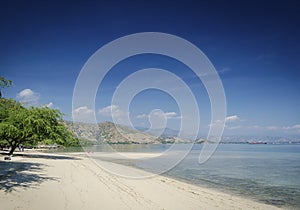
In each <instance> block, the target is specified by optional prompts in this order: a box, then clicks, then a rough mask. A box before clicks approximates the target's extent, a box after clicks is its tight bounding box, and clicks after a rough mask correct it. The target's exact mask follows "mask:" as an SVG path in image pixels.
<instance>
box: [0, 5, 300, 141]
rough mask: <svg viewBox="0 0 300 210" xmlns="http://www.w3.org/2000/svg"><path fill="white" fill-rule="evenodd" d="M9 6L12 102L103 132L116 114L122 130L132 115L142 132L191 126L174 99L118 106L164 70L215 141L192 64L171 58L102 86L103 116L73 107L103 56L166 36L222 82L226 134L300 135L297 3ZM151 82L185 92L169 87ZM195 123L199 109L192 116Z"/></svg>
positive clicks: (153, 59) (4, 8)
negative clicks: (98, 126) (126, 89)
mask: <svg viewBox="0 0 300 210" xmlns="http://www.w3.org/2000/svg"><path fill="white" fill-rule="evenodd" d="M0 5H1V6H0V28H1V33H0V75H1V76H4V77H5V78H7V79H10V80H12V81H13V83H14V85H13V86H12V87H10V88H7V89H4V90H2V92H3V96H4V97H7V98H14V99H16V100H19V101H21V102H25V103H27V104H28V105H33V106H40V105H47V106H49V107H51V108H56V109H59V110H60V111H62V112H63V113H65V114H66V116H65V119H66V120H72V109H73V113H74V115H76V116H77V117H78V118H77V119H81V120H82V121H89V120H88V119H89V118H88V117H91V115H93V113H94V112H95V115H96V118H97V121H98V122H102V121H107V120H112V119H111V115H112V113H114V116H116V118H117V119H119V121H118V122H120V123H121V122H122V120H123V119H124V117H126V116H127V115H129V116H130V120H131V122H132V123H133V124H134V126H135V127H146V128H149V127H151V123H152V126H154V127H153V128H159V127H160V126H162V125H164V124H166V126H167V127H170V128H172V129H175V130H178V129H180V126H181V121H182V120H183V119H186V116H183V114H182V110H181V109H180V107H181V105H180V104H179V105H178V104H177V101H176V99H174V98H172V96H171V95H170V94H168V93H165V92H164V91H161V90H158V89H148V90H145V91H142V92H140V93H138V94H137V95H135V97H134V98H133V99H132V101H131V103H130V107H129V109H128V110H124V107H122V106H121V105H120V104H115V103H113V102H112V96H113V94H114V93H115V91H116V90H117V88H118V87H119V85H120V84H121V82H122V81H124V79H125V78H127V77H128V76H130V75H132V74H134V73H136V72H138V71H139V70H141V69H147V68H159V69H164V70H167V71H169V72H171V73H173V74H175V75H177V76H178V77H179V78H180V79H182V80H183V81H184V82H185V83H186V84H187V86H188V87H189V88H190V90H191V92H192V93H193V95H194V97H195V100H196V102H197V107H198V111H199V113H200V119H201V122H200V132H202V133H204V134H205V133H207V132H208V130H209V128H210V127H211V126H213V125H214V122H212V121H211V119H212V118H211V112H212V110H211V109H212V108H211V102H210V98H209V95H208V93H207V90H206V88H205V86H204V85H203V83H202V80H200V79H199V78H198V77H197V75H195V73H194V72H193V70H191V69H190V68H189V67H188V66H186V65H185V64H184V63H182V62H180V61H178V60H176V59H174V58H170V57H167V56H163V55H157V54H141V55H136V56H132V57H129V58H127V59H124V60H122V61H120V62H119V63H117V64H116V65H115V66H113V67H112V68H111V69H110V71H109V72H108V73H107V75H106V76H105V78H104V79H103V81H102V83H101V84H100V86H99V88H98V90H97V94H96V98H95V107H91V106H88V105H85V104H84V103H83V104H82V105H81V106H78V107H72V97H73V91H74V87H75V84H76V80H77V78H78V76H79V74H80V71H81V70H82V69H83V67H84V65H85V64H86V62H87V61H88V59H89V58H90V57H91V56H92V55H93V54H94V53H95V52H96V51H97V50H98V49H100V48H101V47H103V46H104V45H106V44H107V43H109V42H112V41H114V40H116V39H118V38H121V37H123V36H126V35H130V34H134V33H141V32H161V33H167V34H172V35H175V36H178V37H181V38H183V39H185V40H187V41H189V42H191V43H192V44H193V45H195V46H197V47H198V48H199V49H200V50H201V51H202V52H203V53H204V54H205V55H206V56H207V58H208V59H209V61H210V62H211V63H212V64H213V66H214V68H215V69H216V71H217V72H218V76H219V77H220V79H221V82H222V85H223V88H224V92H225V96H226V110H227V113H226V118H225V119H224V121H225V122H226V127H225V131H224V134H227V135H280V136H285V135H300V109H299V107H300V96H299V90H300V82H299V79H300V62H299V59H300V45H299V43H300V42H299V37H300V27H299V26H300V3H299V2H297V1H187V0H186V1H30V0H28V1H21V0H20V1H17V0H13V1H9V0H7V1H1V3H0ZM112 56H113V55H112ZM107 59H108V60H109V59H110V58H107ZM145 78H146V77H143V76H140V77H137V78H136V80H135V81H136V82H134V83H131V84H132V85H131V86H130V87H131V88H132V89H135V88H136V87H137V86H136V85H137V84H138V81H140V83H143V82H144V81H145ZM148 79H150V80H151V81H152V82H154V83H155V84H164V85H166V86H165V87H166V88H171V89H172V88H173V89H175V88H176V87H177V86H176V84H175V83H174V82H173V81H168V79H167V78H165V77H153V78H152V77H148ZM141 81H142V82H141ZM86 85H87V87H88V85H89V82H87V84H86ZM180 91H181V90H178V93H179V94H180ZM183 95H184V93H183V92H181V96H183ZM120 103H121V102H120ZM185 103H190V102H189V101H187V102H185ZM188 105H189V104H188ZM194 114H195V112H194V110H192V109H191V110H190V113H187V115H194ZM151 120H152V121H151ZM186 122H187V123H188V125H189V126H190V127H193V125H195V124H196V123H195V122H194V121H193V120H192V118H190V120H188V117H187V121H186ZM125 124H126V123H125Z"/></svg>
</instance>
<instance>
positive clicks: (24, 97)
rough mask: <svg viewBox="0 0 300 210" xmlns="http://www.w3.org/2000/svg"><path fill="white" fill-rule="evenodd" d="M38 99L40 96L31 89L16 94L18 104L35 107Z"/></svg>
mask: <svg viewBox="0 0 300 210" xmlns="http://www.w3.org/2000/svg"><path fill="white" fill-rule="evenodd" d="M39 98H40V95H39V94H38V93H36V92H34V91H32V90H31V89H24V90H22V91H21V92H19V93H18V94H17V99H18V100H19V101H20V102H23V103H27V104H31V105H36V104H37V103H38V100H39Z"/></svg>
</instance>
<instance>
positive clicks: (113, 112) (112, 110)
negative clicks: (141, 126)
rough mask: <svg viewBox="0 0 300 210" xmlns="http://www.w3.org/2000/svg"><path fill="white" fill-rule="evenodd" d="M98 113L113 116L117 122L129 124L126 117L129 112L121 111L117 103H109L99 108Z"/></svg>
mask: <svg viewBox="0 0 300 210" xmlns="http://www.w3.org/2000/svg"><path fill="white" fill-rule="evenodd" d="M98 113H99V114H100V115H102V116H106V117H111V118H112V117H113V120H116V122H115V123H117V124H125V125H127V124H128V125H129V124H130V123H129V122H128V120H127V118H128V117H129V112H126V111H123V110H122V109H121V108H120V107H119V106H118V105H110V106H107V107H104V108H102V109H99V111H98Z"/></svg>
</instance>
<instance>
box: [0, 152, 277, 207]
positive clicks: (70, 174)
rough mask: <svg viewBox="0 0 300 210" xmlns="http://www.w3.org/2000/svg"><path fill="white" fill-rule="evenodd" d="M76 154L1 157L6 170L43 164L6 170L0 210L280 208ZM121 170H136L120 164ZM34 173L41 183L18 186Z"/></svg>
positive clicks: (0, 190)
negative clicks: (117, 171)
mask: <svg viewBox="0 0 300 210" xmlns="http://www.w3.org/2000/svg"><path fill="white" fill-rule="evenodd" d="M30 155H31V154H30ZM44 155H46V154H44ZM76 156H77V157H78V159H66V158H60V159H57V157H59V156H58V155H48V154H47V156H45V157H35V158H30V157H22V158H20V157H15V158H13V160H12V162H9V161H6V162H5V163H3V161H2V164H1V167H2V169H3V167H4V166H5V167H6V166H7V167H8V168H9V167H12V165H13V163H24V164H26V163H34V164H43V165H38V166H35V168H32V169H27V170H25V169H24V170H22V167H21V168H19V169H17V170H18V171H19V172H18V173H16V174H12V175H10V174H11V172H8V174H7V175H6V178H5V179H7V181H3V180H2V181H1V185H0V187H1V188H2V189H0V209H3V210H10V209H30V210H35V209H37V210H42V209H55V210H61V209H72V210H77V209H88V210H92V209H277V208H276V207H274V206H270V205H265V204H261V203H257V202H254V201H252V200H248V199H244V198H240V197H237V196H232V195H229V194H225V193H222V192H218V191H214V190H211V189H206V188H202V187H198V186H193V185H190V184H186V183H183V182H179V181H176V180H174V179H171V178H167V177H163V176H154V177H153V178H148V179H127V178H122V177H119V176H116V175H113V174H110V173H108V172H106V171H105V170H103V169H101V168H99V167H98V166H97V165H96V164H95V163H94V162H93V161H92V160H90V159H88V158H86V157H84V156H82V155H78V154H77V155H76ZM46 157H47V158H46ZM0 158H1V159H2V158H3V157H1V156H0ZM108 164H110V163H108ZM19 165H21V166H22V164H19ZM27 165H28V164H27ZM29 165H30V164H29ZM116 166H118V165H116ZM19 167H20V166H19ZM2 169H1V170H2ZM6 170H7V171H8V169H6ZM122 170H130V171H131V170H137V169H132V168H130V167H125V166H122ZM141 173H144V172H141ZM0 175H2V177H1V176H0V177H1V179H2V178H3V176H4V177H5V175H3V172H2V174H0ZM13 176H16V177H17V180H18V181H17V182H19V183H18V184H17V186H14V187H11V188H9V186H11V185H13V183H14V182H15V181H16V179H14V177H13ZM30 176H34V177H37V180H38V181H39V182H38V181H37V180H35V181H32V182H30V181H28V180H27V182H28V185H25V186H19V185H22V182H25V183H26V177H27V178H28V177H30ZM24 177H25V178H24ZM41 177H43V178H42V179H40V178H41ZM22 178H23V180H22ZM29 180H30V178H29ZM23 185H24V184H23ZM4 186H6V189H7V191H5V189H3V188H4Z"/></svg>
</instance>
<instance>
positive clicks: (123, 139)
mask: <svg viewBox="0 0 300 210" xmlns="http://www.w3.org/2000/svg"><path fill="white" fill-rule="evenodd" d="M66 125H67V126H68V128H69V129H70V130H71V131H72V132H73V133H75V134H76V136H77V137H78V138H82V139H86V140H90V141H93V142H94V143H100V144H101V143H108V144H155V143H160V142H159V141H158V138H157V137H155V136H152V135H150V134H147V133H144V132H140V131H136V130H132V129H130V128H128V127H125V126H121V125H116V124H114V123H111V122H103V123H99V124H88V123H72V122H67V123H66Z"/></svg>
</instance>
